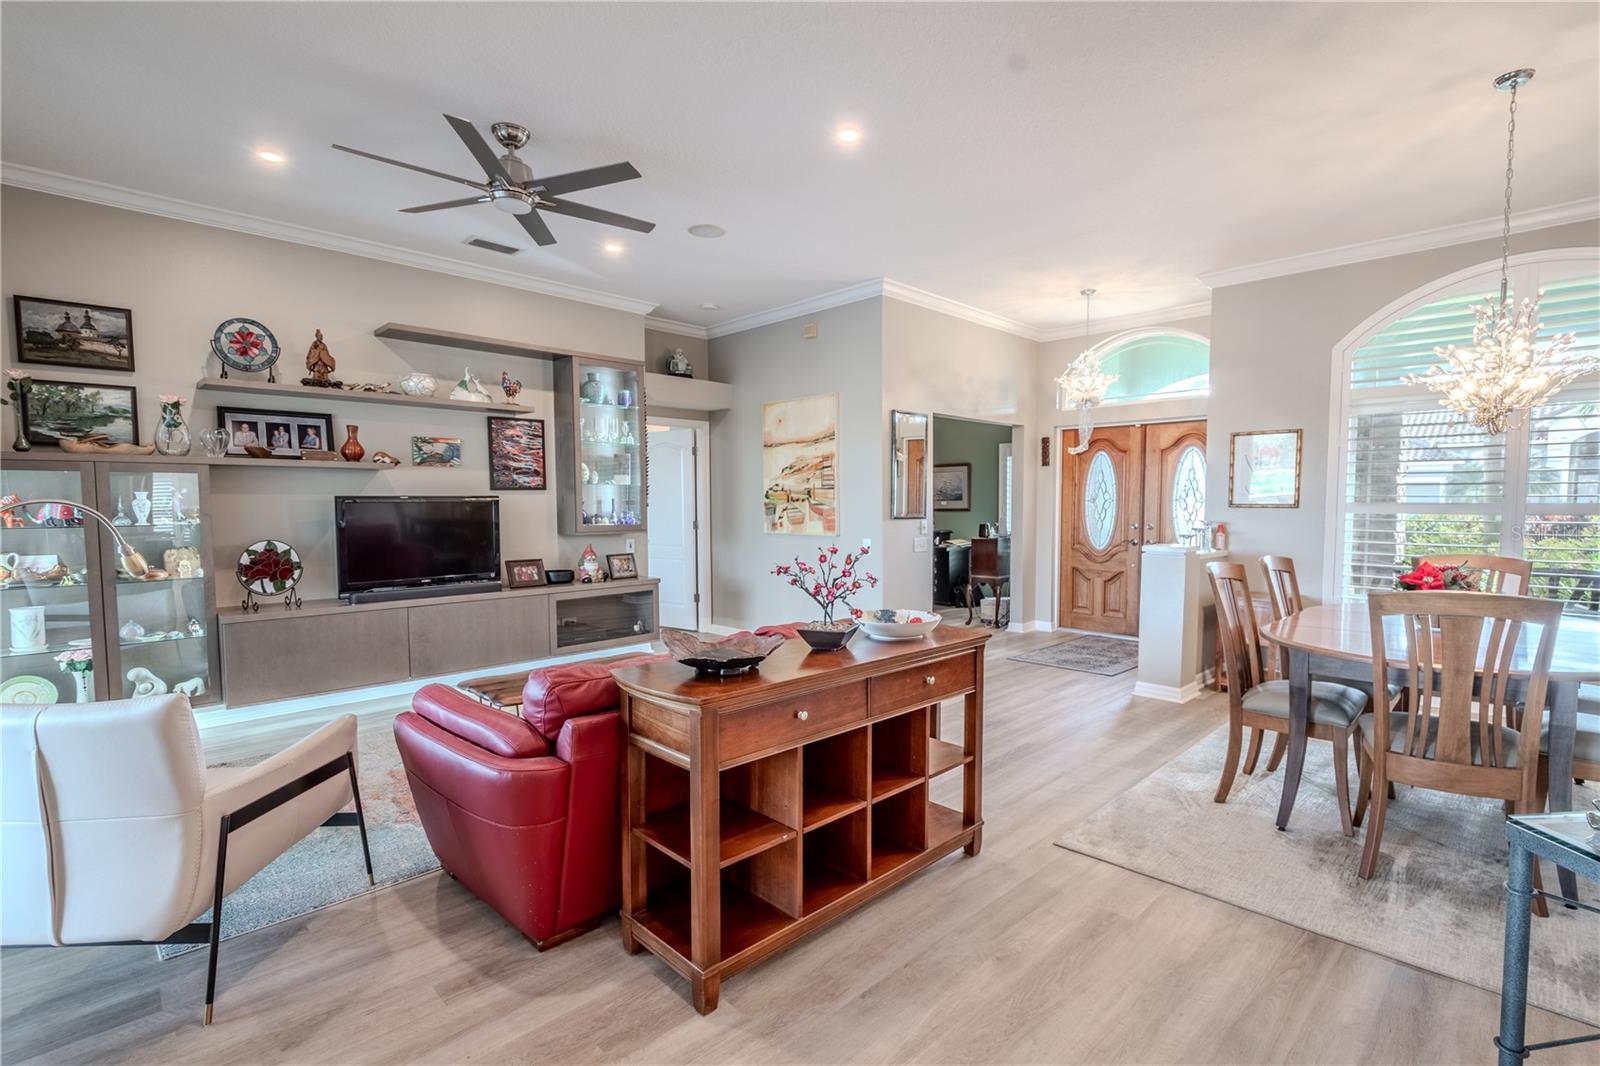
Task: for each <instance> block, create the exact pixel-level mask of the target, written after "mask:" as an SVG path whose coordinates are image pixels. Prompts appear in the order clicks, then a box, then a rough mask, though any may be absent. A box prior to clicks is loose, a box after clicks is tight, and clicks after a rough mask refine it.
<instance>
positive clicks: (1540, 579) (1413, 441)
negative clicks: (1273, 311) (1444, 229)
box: [1325, 249, 1600, 610]
mask: <svg viewBox="0 0 1600 1066" xmlns="http://www.w3.org/2000/svg"><path fill="white" fill-rule="evenodd" d="M1595 256H1596V252H1595V251H1594V250H1588V249H1567V250H1563V251H1557V252H1536V253H1531V254H1528V255H1523V256H1518V257H1516V258H1514V259H1513V260H1512V271H1511V290H1512V291H1511V296H1512V298H1513V299H1514V300H1516V301H1518V302H1520V301H1521V300H1522V299H1523V298H1524V297H1526V296H1528V295H1530V294H1532V293H1534V292H1538V293H1542V303H1541V305H1540V312H1539V319H1540V326H1541V331H1542V334H1541V335H1542V336H1543V337H1544V338H1546V339H1548V338H1549V337H1551V336H1553V335H1555V334H1557V333H1567V332H1572V333H1576V334H1577V337H1578V341H1577V344H1576V345H1575V346H1574V348H1575V350H1576V351H1579V352H1590V351H1593V350H1595V349H1596V348H1597V347H1600V273H1597V271H1596V268H1595ZM1499 284H1500V275H1499V263H1490V264H1484V265H1483V266H1482V267H1477V268H1473V269H1471V270H1466V271H1461V272H1460V273H1458V274H1454V275H1451V276H1450V277H1447V278H1442V279H1440V280H1439V281H1438V282H1435V283H1433V284H1432V285H1428V286H1424V287H1423V288H1422V289H1419V290H1417V291H1415V292H1413V293H1411V294H1410V295H1408V296H1406V297H1404V298H1402V299H1401V300H1397V301H1396V302H1395V303H1393V304H1391V305H1390V306H1389V307H1388V308H1385V309H1384V310H1383V311H1381V312H1379V313H1378V314H1376V315H1374V316H1373V317H1372V318H1371V319H1369V320H1368V321H1367V322H1366V323H1365V324H1363V325H1362V326H1361V327H1360V328H1358V329H1357V330H1356V331H1355V332H1354V333H1352V334H1351V335H1350V336H1349V337H1348V338H1346V341H1345V343H1343V344H1341V345H1340V346H1339V348H1338V349H1336V350H1335V353H1334V354H1335V358H1336V359H1338V360H1340V361H1341V362H1340V364H1339V365H1340V366H1341V367H1342V371H1341V374H1342V381H1343V387H1342V388H1341V389H1340V390H1339V392H1338V394H1337V395H1336V396H1335V397H1334V403H1335V409H1334V413H1333V419H1334V425H1333V426H1332V431H1331V433H1330V435H1329V436H1330V440H1332V441H1334V442H1335V444H1336V446H1335V447H1333V448H1330V449H1329V453H1330V459H1329V461H1330V470H1329V483H1330V496H1331V498H1332V500H1333V502H1334V503H1335V511H1336V514H1335V515H1334V521H1332V522H1330V524H1329V525H1330V531H1329V532H1330V538H1331V543H1330V548H1331V550H1330V552H1329V553H1328V558H1329V561H1330V565H1329V567H1328V584H1327V587H1326V588H1325V594H1326V595H1327V596H1328V598H1330V599H1335V598H1346V599H1355V598H1360V597H1362V596H1364V595H1365V594H1366V592H1368V591H1370V590H1372V589H1388V588H1393V587H1394V579H1395V575H1396V574H1397V573H1398V572H1399V570H1400V569H1402V568H1403V567H1405V566H1406V565H1407V564H1409V563H1410V562H1411V561H1412V560H1414V559H1416V558H1417V557H1418V556H1422V555H1451V554H1489V555H1510V556H1517V557H1521V558H1526V559H1529V560H1531V561H1532V562H1533V582H1532V588H1531V589H1530V590H1529V591H1530V592H1531V593H1532V594H1533V595H1536V596H1554V597H1558V598H1560V599H1564V600H1567V601H1568V602H1569V606H1570V608H1571V609H1587V610H1600V380H1597V379H1596V378H1595V377H1594V376H1590V377H1588V378H1585V379H1580V380H1578V381H1576V382H1574V383H1573V384H1572V385H1570V386H1569V387H1568V388H1567V389H1565V390H1564V391H1563V392H1562V393H1560V394H1559V395H1558V396H1556V397H1554V402H1552V403H1549V404H1546V405H1545V406H1543V407H1539V408H1536V409H1535V410H1534V411H1532V412H1531V413H1530V414H1529V417H1528V418H1527V419H1526V420H1525V422H1524V423H1523V424H1522V425H1519V426H1516V427H1514V428H1512V429H1510V430H1508V431H1507V432H1506V433H1504V434H1501V435H1499V436H1491V435H1490V434H1488V433H1486V432H1484V431H1483V430H1481V429H1479V428H1478V427H1476V426H1474V425H1473V424H1472V423H1471V422H1470V421H1468V420H1466V419H1465V418H1463V417H1462V416H1460V415H1459V414H1457V413H1456V412H1454V411H1452V410H1449V409H1448V408H1444V407H1441V406H1440V405H1439V402H1438V396H1437V395H1435V394H1434V393H1432V392H1429V391H1428V390H1427V389H1426V388H1423V387H1422V386H1418V385H1407V384H1406V383H1405V378H1406V376H1407V375H1409V374H1418V373H1422V372H1423V371H1424V370H1426V369H1427V368H1428V367H1429V366H1431V365H1433V364H1434V363H1436V362H1438V361H1439V360H1438V357H1437V356H1436V355H1435V354H1434V349H1435V348H1436V347H1439V346H1443V345H1448V344H1456V345H1460V346H1462V347H1467V346H1470V345H1471V343H1472V327H1473V321H1474V319H1473V306H1474V305H1475V304H1478V303H1481V302H1482V301H1483V299H1484V298H1485V297H1487V296H1491V295H1498V292H1499ZM1341 442H1342V446H1338V445H1339V444H1340V443H1341Z"/></svg>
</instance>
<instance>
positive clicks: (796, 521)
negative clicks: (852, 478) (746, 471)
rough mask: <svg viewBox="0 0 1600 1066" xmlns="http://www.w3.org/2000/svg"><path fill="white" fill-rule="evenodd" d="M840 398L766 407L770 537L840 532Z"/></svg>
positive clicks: (765, 500)
mask: <svg viewBox="0 0 1600 1066" xmlns="http://www.w3.org/2000/svg"><path fill="white" fill-rule="evenodd" d="M838 465H839V397H838V396H807V397H806V398H805V399H801V400H780V401H779V402H777V403H769V404H763V405H762V408H761V479H762V484H763V485H764V486H765V488H764V489H763V493H762V500H761V507H762V514H763V518H764V521H765V528H766V531H767V532H768V533H798V534H803V535H806V536H813V537H832V536H837V535H838V532H839V489H838Z"/></svg>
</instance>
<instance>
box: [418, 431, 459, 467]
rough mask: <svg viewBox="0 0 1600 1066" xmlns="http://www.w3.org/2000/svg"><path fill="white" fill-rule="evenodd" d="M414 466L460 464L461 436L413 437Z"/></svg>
mask: <svg viewBox="0 0 1600 1066" xmlns="http://www.w3.org/2000/svg"><path fill="white" fill-rule="evenodd" d="M411 465H412V466H460V465H461V438H460V437H412V438H411Z"/></svg>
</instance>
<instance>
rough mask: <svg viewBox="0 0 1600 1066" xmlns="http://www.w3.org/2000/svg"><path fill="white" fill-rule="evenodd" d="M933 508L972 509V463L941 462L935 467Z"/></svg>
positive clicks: (939, 509) (937, 509) (948, 509)
mask: <svg viewBox="0 0 1600 1066" xmlns="http://www.w3.org/2000/svg"><path fill="white" fill-rule="evenodd" d="M933 509H934V510H935V511H970V510H972V464H971V463H940V464H938V465H937V466H935V467H934V468H933Z"/></svg>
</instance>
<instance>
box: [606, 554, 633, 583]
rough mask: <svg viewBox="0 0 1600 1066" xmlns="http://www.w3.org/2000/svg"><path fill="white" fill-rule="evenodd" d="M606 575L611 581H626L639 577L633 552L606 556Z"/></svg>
mask: <svg viewBox="0 0 1600 1066" xmlns="http://www.w3.org/2000/svg"><path fill="white" fill-rule="evenodd" d="M606 574H607V576H608V577H610V579H611V580H612V581H627V580H629V579H630V578H636V577H638V576H639V564H638V562H637V561H636V560H635V559H634V557H633V552H618V553H617V554H615V555H607V556H606Z"/></svg>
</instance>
